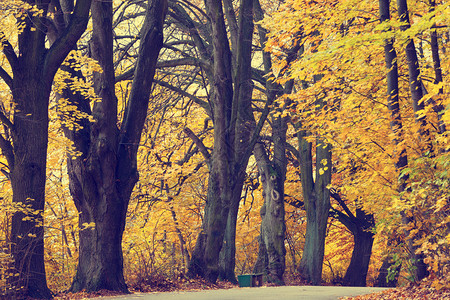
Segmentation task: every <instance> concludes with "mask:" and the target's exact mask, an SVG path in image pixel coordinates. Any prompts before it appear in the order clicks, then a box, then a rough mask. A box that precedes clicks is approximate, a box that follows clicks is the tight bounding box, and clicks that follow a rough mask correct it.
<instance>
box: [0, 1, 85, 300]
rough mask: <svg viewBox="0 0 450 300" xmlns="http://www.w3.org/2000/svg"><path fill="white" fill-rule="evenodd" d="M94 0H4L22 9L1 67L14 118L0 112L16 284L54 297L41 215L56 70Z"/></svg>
mask: <svg viewBox="0 0 450 300" xmlns="http://www.w3.org/2000/svg"><path fill="white" fill-rule="evenodd" d="M66 3H67V4H72V6H71V7H70V6H69V9H68V10H67V11H65V12H66V13H67V14H68V17H67V18H68V25H67V27H66V28H64V30H63V31H62V32H61V35H60V36H59V38H58V39H56V40H55V41H54V42H53V43H52V45H51V46H50V47H49V48H47V45H46V32H47V30H48V28H49V27H51V26H53V25H54V23H53V22H55V23H56V22H58V20H57V19H54V18H52V17H51V11H52V8H53V7H57V8H58V9H59V8H61V7H62V6H63V7H66V6H64V5H63V4H66ZM90 3H91V1H90V0H80V1H77V2H76V5H75V6H74V5H73V2H71V1H61V2H59V1H25V2H20V3H17V2H15V1H12V2H9V1H7V2H3V3H2V4H1V6H3V8H2V9H5V10H6V12H10V13H12V12H14V11H15V9H18V10H19V11H21V13H18V14H16V15H15V16H16V18H17V22H18V24H19V29H18V36H17V40H18V43H17V46H15V45H14V44H13V42H11V41H10V40H8V38H7V37H6V35H5V33H4V31H3V30H2V31H1V43H2V52H3V54H4V56H5V57H6V59H7V61H8V64H9V66H2V67H1V69H0V76H1V78H2V79H3V81H4V82H6V83H7V84H8V86H9V88H10V90H11V93H12V99H13V103H14V109H13V112H12V115H13V116H12V120H11V119H10V118H9V117H8V115H6V114H5V111H3V112H2V113H1V119H2V122H3V124H4V126H5V128H6V130H5V132H3V135H1V137H0V147H1V149H2V152H3V155H4V156H5V157H6V159H7V162H8V168H9V177H10V179H11V185H12V189H13V202H14V203H17V204H18V205H19V207H21V208H22V209H21V210H19V211H18V212H16V213H15V214H14V216H13V218H12V227H11V237H12V239H11V242H12V254H13V257H14V269H15V271H16V272H18V275H19V276H18V277H17V281H16V282H13V284H14V287H15V288H16V289H20V288H21V287H22V286H23V287H24V288H23V291H22V292H23V293H24V295H25V296H31V297H36V298H50V297H51V292H50V290H49V289H48V287H47V282H46V277H45V266H44V242H43V238H44V227H43V216H42V213H43V210H44V203H45V179H46V155H47V143H48V103H49V98H50V92H51V88H52V82H53V78H54V76H55V73H56V71H57V70H58V68H59V66H60V65H61V63H62V62H63V60H64V59H65V57H66V56H67V54H68V53H69V52H70V51H71V50H72V49H73V48H74V47H75V44H76V42H77V41H78V39H79V38H80V36H81V34H82V33H83V32H84V30H85V29H86V26H87V23H88V19H89V18H88V16H89V8H90ZM69 15H70V17H69ZM14 38H15V37H14ZM16 51H17V52H16ZM16 53H18V54H16ZM9 70H10V71H9Z"/></svg>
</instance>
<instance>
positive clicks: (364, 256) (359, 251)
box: [344, 228, 374, 286]
mask: <svg viewBox="0 0 450 300" xmlns="http://www.w3.org/2000/svg"><path fill="white" fill-rule="evenodd" d="M373 236H374V234H373V232H371V231H366V230H364V229H363V228H358V230H356V232H353V238H354V246H353V252H352V258H351V260H350V265H349V266H348V268H347V271H346V273H345V276H344V284H345V285H348V286H366V277H367V272H368V270H369V263H370V256H371V255H372V245H373Z"/></svg>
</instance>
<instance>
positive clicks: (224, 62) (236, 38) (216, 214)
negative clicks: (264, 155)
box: [189, 0, 267, 282]
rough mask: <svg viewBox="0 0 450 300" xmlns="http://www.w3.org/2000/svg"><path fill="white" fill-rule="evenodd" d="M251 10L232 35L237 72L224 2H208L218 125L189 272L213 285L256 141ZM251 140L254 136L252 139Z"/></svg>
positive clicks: (248, 7)
mask: <svg viewBox="0 0 450 300" xmlns="http://www.w3.org/2000/svg"><path fill="white" fill-rule="evenodd" d="M229 4H230V3H228V5H229ZM252 7H253V1H250V0H243V1H241V9H240V12H241V13H240V17H239V31H238V32H233V34H232V37H231V41H232V43H231V44H232V45H235V47H236V50H237V52H236V53H237V55H236V60H235V62H236V68H235V69H234V68H233V63H232V56H231V51H230V42H229V39H228V37H227V29H226V27H225V19H224V13H223V7H222V3H221V2H220V1H216V0H212V1H207V2H206V10H207V15H208V16H209V18H210V22H211V28H212V31H211V38H212V46H213V47H212V48H213V52H212V53H213V68H212V69H213V74H212V76H211V77H212V80H213V82H212V83H211V87H212V90H211V98H210V101H211V115H212V120H213V123H214V150H213V153H212V155H211V158H210V159H209V164H210V174H209V182H208V194H207V201H206V206H205V215H204V219H203V225H202V231H201V232H200V234H199V236H198V238H197V242H196V246H195V249H194V252H193V254H192V259H191V262H190V265H189V272H190V274H191V275H199V276H202V277H204V278H205V279H207V280H209V281H211V282H215V281H216V279H217V277H218V275H219V253H220V251H221V249H222V244H223V241H224V236H225V230H226V228H227V219H228V220H230V221H228V222H229V223H230V226H229V227H228V228H229V229H228V230H229V231H228V232H229V233H228V237H227V238H225V240H226V241H227V244H231V243H234V241H233V240H234V238H233V235H234V234H235V230H236V227H235V219H236V217H235V215H237V210H238V207H239V202H240V199H241V192H242V186H243V182H244V178H245V169H246V166H247V162H248V159H249V157H250V155H251V151H252V148H253V145H254V144H255V142H256V134H255V132H257V130H255V129H254V128H255V125H254V123H255V122H254V119H253V118H254V117H253V112H252V110H251V99H252V90H253V88H252V87H253V83H252V79H251V59H250V58H251V42H252V36H253V17H252V16H253V13H252V10H253V8H252ZM228 8H232V6H231V7H230V6H228ZM227 12H230V11H229V10H227ZM227 17H228V16H227ZM228 20H229V21H232V19H231V20H230V19H228ZM232 24H233V23H232ZM233 83H234V88H233ZM265 116H267V114H266V115H265ZM264 119H265V117H262V118H261V120H260V123H261V121H262V120H264ZM259 128H261V126H260V127H259ZM249 136H252V138H251V139H250V140H249V139H248V137H249ZM199 148H200V147H199ZM205 158H207V157H205ZM229 214H231V215H229ZM233 223H234V224H233ZM230 246H231V247H233V246H232V245H230ZM230 250H231V251H230V252H229V253H227V254H225V255H226V256H227V257H228V259H227V262H230V261H231V264H230V263H228V266H227V270H229V271H225V272H224V273H225V274H226V278H227V279H229V280H232V281H233V280H235V278H234V252H233V249H230ZM230 273H231V274H230Z"/></svg>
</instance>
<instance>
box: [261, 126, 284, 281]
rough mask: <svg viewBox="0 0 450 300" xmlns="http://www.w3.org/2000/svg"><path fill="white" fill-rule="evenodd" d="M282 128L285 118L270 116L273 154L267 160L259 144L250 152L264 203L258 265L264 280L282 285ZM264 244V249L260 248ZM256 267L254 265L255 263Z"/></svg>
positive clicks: (264, 151)
mask: <svg viewBox="0 0 450 300" xmlns="http://www.w3.org/2000/svg"><path fill="white" fill-rule="evenodd" d="M286 131H287V120H286V119H285V118H279V117H278V118H274V120H273V122H272V137H273V142H274V154H273V159H272V161H271V160H269V157H268V156H267V153H266V150H265V149H264V147H263V145H262V144H260V143H258V144H257V145H255V149H254V154H255V159H256V162H257V164H258V170H259V173H260V176H261V182H262V185H263V198H264V204H263V206H262V207H261V233H260V238H259V239H260V243H261V244H260V254H261V255H263V257H261V258H259V257H258V261H262V262H265V263H266V264H267V265H266V266H264V267H262V266H259V267H258V268H259V269H260V271H264V276H265V278H266V280H267V281H268V282H272V283H275V284H276V285H284V279H283V274H284V271H285V269H286V263H285V256H286V248H285V246H284V239H285V233H286V223H285V220H284V181H285V178H286ZM262 247H264V249H261V248H262ZM255 267H256V266H255Z"/></svg>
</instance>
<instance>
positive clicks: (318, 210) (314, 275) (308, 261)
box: [298, 130, 331, 285]
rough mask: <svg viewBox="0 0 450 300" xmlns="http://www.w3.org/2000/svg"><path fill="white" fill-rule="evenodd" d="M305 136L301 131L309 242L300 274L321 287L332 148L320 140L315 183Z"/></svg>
mask: <svg viewBox="0 0 450 300" xmlns="http://www.w3.org/2000/svg"><path fill="white" fill-rule="evenodd" d="M305 137H306V132H305V131H303V130H302V131H300V132H299V133H298V140H299V154H300V171H301V181H302V188H303V199H304V203H305V208H306V220H307V223H306V240H305V246H304V248H303V255H302V260H301V261H300V266H299V272H300V274H301V276H302V277H303V278H304V279H305V280H306V281H307V282H309V283H311V284H313V285H320V284H321V281H322V265H323V257H324V251H325V235H326V228H327V221H328V215H329V210H330V208H331V205H330V191H329V189H328V188H327V186H328V185H329V184H330V182H331V149H330V147H331V146H330V145H328V144H324V142H323V141H321V140H320V139H318V140H317V145H318V146H317V148H316V181H315V182H314V179H313V167H312V164H313V159H312V153H311V150H312V145H311V143H310V142H308V141H306V139H305ZM319 170H322V172H319ZM320 173H322V174H320Z"/></svg>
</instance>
